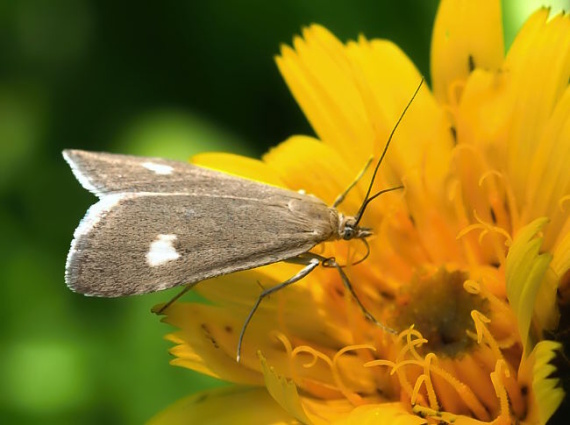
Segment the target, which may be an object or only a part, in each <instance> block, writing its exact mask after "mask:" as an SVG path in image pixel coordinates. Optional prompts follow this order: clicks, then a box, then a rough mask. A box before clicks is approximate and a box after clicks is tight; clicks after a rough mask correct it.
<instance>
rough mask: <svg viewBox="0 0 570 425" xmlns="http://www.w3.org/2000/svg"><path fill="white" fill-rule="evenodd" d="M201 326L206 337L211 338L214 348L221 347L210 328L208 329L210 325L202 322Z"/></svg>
mask: <svg viewBox="0 0 570 425" xmlns="http://www.w3.org/2000/svg"><path fill="white" fill-rule="evenodd" d="M201 328H202V330H203V331H204V336H205V337H206V339H208V340H210V342H211V343H212V345H213V346H214V348H220V346H219V345H218V342H217V341H216V339H215V338H214V337H213V336H212V334H211V332H210V329H208V326H207V325H206V324H205V323H202V325H201Z"/></svg>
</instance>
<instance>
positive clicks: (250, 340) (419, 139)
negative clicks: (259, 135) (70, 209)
mask: <svg viewBox="0 0 570 425" xmlns="http://www.w3.org/2000/svg"><path fill="white" fill-rule="evenodd" d="M277 64H278V66H279V69H280V71H281V73H282V75H283V76H284V78H285V80H286V82H287V84H288V85H289V88H290V89H291V91H292V93H293V95H294V96H295V98H296V99H297V101H298V103H299V105H300V106H301V108H302V109H303V111H304V113H305V115H306V116H307V118H308V119H309V121H310V123H311V124H312V126H313V128H314V130H315V132H316V134H317V137H318V138H312V137H306V136H293V137H291V138H290V139H288V140H287V141H285V142H284V143H282V144H281V145H279V146H278V147H277V148H275V149H273V150H271V151H270V152H269V153H268V154H267V155H265V156H264V158H263V161H254V160H252V159H247V158H242V157H236V156H232V155H223V154H207V155H200V156H198V157H197V158H196V159H195V162H197V163H198V164H201V165H204V166H208V167H214V168H218V169H223V170H226V171H227V172H231V173H234V174H239V175H242V176H245V177H251V178H255V179H257V180H262V181H265V182H267V183H270V184H275V185H280V186H284V187H287V188H290V189H292V190H300V189H303V190H305V191H306V192H308V193H312V194H314V195H316V196H317V197H319V198H321V199H322V200H324V201H325V202H327V203H329V204H332V202H333V200H334V199H335V197H336V196H337V195H338V194H339V193H341V192H342V191H343V190H344V189H345V188H346V187H347V186H348V185H349V184H350V183H351V182H352V181H353V180H354V177H355V176H356V175H357V174H358V172H359V171H360V170H361V169H362V167H363V165H364V164H365V163H366V161H367V159H368V158H369V157H370V155H371V154H374V155H375V157H376V158H378V156H379V153H380V152H381V151H382V149H383V148H384V146H385V143H386V141H387V139H388V135H389V133H390V131H391V130H392V128H393V126H394V124H395V122H396V121H397V119H398V117H399V115H400V114H401V112H402V110H403V108H404V106H405V105H406V103H407V102H408V101H409V100H410V96H411V95H412V93H413V91H414V89H415V88H416V87H417V85H418V83H419V81H420V79H421V76H420V74H419V72H418V70H417V69H416V68H415V67H414V65H413V64H412V63H411V61H410V60H409V59H408V58H407V57H406V56H405V55H404V54H403V53H402V52H401V51H400V50H399V49H398V47H396V46H395V45H394V44H392V43H390V42H389V41H385V40H367V39H366V38H364V37H360V38H359V39H358V41H355V42H349V43H347V44H342V43H341V42H339V41H338V40H337V39H336V38H335V37H334V36H333V35H332V34H331V33H330V32H328V31H327V30H326V29H324V28H322V27H320V26H317V25H313V26H311V27H309V28H307V29H305V30H304V32H303V36H302V37H296V38H295V39H294V41H293V47H288V46H284V47H283V48H282V50H281V54H280V56H279V57H278V58H277ZM569 78H570V19H569V18H568V16H564V15H558V16H554V17H551V18H550V19H549V11H548V10H546V9H541V10H539V11H537V12H536V13H534V14H533V15H532V16H531V17H530V18H529V20H528V21H527V22H526V24H525V25H524V27H523V28H522V30H521V31H520V33H519V34H518V36H517V37H516V39H515V41H514V43H513V45H512V47H511V48H510V50H509V52H508V54H507V55H506V56H505V55H504V47H503V34H502V26H501V11H500V5H499V1H498V0H484V1H478V2H464V1H456V0H444V1H442V3H441V5H440V8H439V11H438V15H437V19H436V23H435V29H434V35H433V43H432V84H433V91H432V92H430V91H429V89H428V88H427V87H425V86H424V87H422V89H421V90H420V93H419V95H418V96H417V98H416V99H415V100H414V101H413V103H412V105H411V107H410V110H409V111H408V112H407V114H406V115H405V116H404V118H403V121H402V124H401V125H400V127H399V128H398V129H397V132H396V134H395V137H394V139H393V141H392V144H391V146H390V149H389V152H388V155H387V157H386V159H385V161H384V163H383V164H382V166H381V168H380V174H379V177H378V179H377V181H376V183H375V188H376V189H377V190H380V189H382V188H388V187H393V186H397V185H399V184H403V185H404V187H405V189H404V190H402V191H396V192H391V193H389V194H386V195H383V196H382V197H381V198H380V199H378V200H376V201H374V202H373V203H372V204H371V206H370V208H369V209H368V210H367V212H366V214H365V216H364V222H363V224H364V225H366V226H370V227H372V228H373V229H374V231H375V237H374V238H373V239H371V240H370V256H369V258H368V259H367V260H366V261H364V262H363V263H361V264H358V265H354V266H348V267H347V268H346V272H347V274H348V276H349V278H350V281H351V282H352V284H353V286H354V287H355V290H356V292H357V293H358V296H359V298H360V299H361V300H362V302H363V304H364V305H365V306H366V307H367V308H368V309H369V310H370V311H371V312H372V313H373V314H374V315H375V317H376V318H377V319H379V320H381V321H382V322H383V323H386V324H387V325H389V326H391V327H392V328H394V329H397V330H398V331H399V334H398V335H391V334H389V333H386V332H384V331H383V330H382V329H380V328H378V327H376V326H374V325H373V324H371V323H370V322H368V321H367V320H366V319H365V318H364V317H363V315H362V314H361V312H360V311H359V309H358V308H357V306H356V304H355V303H354V300H352V299H351V297H350V296H349V295H347V294H346V293H345V291H344V290H343V286H342V282H341V281H340V278H339V276H338V273H336V271H335V270H331V269H324V268H318V269H317V270H316V271H315V272H314V273H312V274H311V275H309V276H308V277H307V278H305V279H303V280H302V281H301V282H299V283H298V284H295V285H293V286H291V287H288V288H287V289H285V290H283V291H280V292H278V293H276V294H275V295H272V296H271V297H270V299H266V300H265V301H264V302H263V303H262V305H261V307H260V309H259V310H258V312H257V313H256V315H255V316H254V318H253V321H252V323H251V325H250V328H249V329H248V332H247V333H246V335H245V339H244V345H243V350H242V361H241V363H239V364H238V363H236V361H235V353H236V344H237V342H238V333H239V330H240V328H241V326H242V323H243V320H244V318H245V316H246V315H247V313H248V312H249V309H250V307H251V305H252V303H253V301H254V300H255V298H256V297H257V295H258V294H259V292H260V291H261V289H260V286H263V287H268V286H271V285H274V284H278V283H280V282H283V281H284V280H286V279H287V278H289V277H291V276H292V275H293V274H294V273H295V272H296V271H297V270H298V267H296V266H293V265H288V264H277V265H272V266H268V267H263V268H260V269H256V270H251V271H246V272H240V273H238V274H233V275H230V276H225V277H222V278H218V279H215V280H212V281H208V282H204V283H202V284H200V285H199V286H198V287H197V290H198V291H199V292H200V293H201V294H202V295H203V296H204V297H205V298H207V299H208V300H210V301H211V303H212V304H209V305H204V304H192V303H176V304H174V305H173V306H171V307H170V308H169V309H168V311H167V317H166V318H165V320H166V322H168V323H170V324H173V325H175V326H176V327H177V328H179V330H177V331H176V332H174V333H172V334H170V335H169V336H168V338H169V339H170V340H171V341H173V342H174V343H175V344H176V346H175V347H174V348H173V349H172V353H173V354H174V355H175V357H176V358H175V359H174V360H173V361H172V364H174V365H178V366H184V367H188V368H191V369H194V370H196V371H199V372H201V373H204V374H208V375H211V376H214V377H217V378H220V379H223V380H226V381H230V382H232V383H234V384H236V386H235V387H232V388H230V389H224V390H215V391H209V392H204V393H201V394H199V395H195V396H192V397H190V398H188V399H185V400H182V401H180V402H179V403H177V404H176V405H174V406H173V407H171V408H170V409H167V410H166V411H165V412H163V413H162V414H160V415H159V416H157V417H156V418H155V419H154V422H153V423H157V424H158V423H169V424H176V423H190V422H191V423H202V422H203V421H204V420H206V419H211V418H213V417H215V418H216V419H217V420H219V422H222V423H223V422H226V421H227V423H267V424H278V423H279V424H288V423H299V422H300V423H306V424H326V423H335V424H367V423H370V424H378V423H402V424H423V423H441V422H449V423H452V422H453V423H455V424H476V423H491V422H492V423H494V424H510V423H522V424H544V423H545V422H546V421H547V419H548V418H549V417H551V415H552V414H553V413H554V412H555V411H556V409H557V408H558V406H559V405H560V403H561V402H562V400H563V398H564V391H563V390H562V388H561V387H560V385H559V381H558V379H557V378H556V377H555V376H554V375H553V374H552V372H556V369H555V368H554V367H553V366H551V364H550V363H551V361H552V359H553V358H554V357H555V356H556V354H557V351H558V350H559V348H560V346H559V344H558V343H556V342H554V341H549V340H548V339H547V335H550V334H548V333H547V331H553V330H556V328H557V326H558V324H559V319H560V318H559V311H560V309H559V307H560V306H561V305H565V303H567V302H569V300H568V297H567V295H568V294H569V293H570V289H569V288H570V273H569V272H568V270H569V268H570V220H569V219H568V211H569V210H570V205H569V204H570V172H568V170H569V169H570V168H569V165H568V164H569V162H570V89H569V86H568V81H569ZM370 174H371V172H370V170H369V172H367V174H366V175H365V177H364V178H363V179H362V180H361V181H360V182H359V184H358V186H357V188H356V189H355V190H353V191H352V192H351V193H350V194H349V196H348V198H347V199H346V201H345V202H344V203H343V204H341V207H340V210H341V212H343V213H346V214H354V213H355V211H357V209H358V207H359V203H360V202H361V200H362V197H363V193H364V192H365V191H366V182H367V181H370ZM362 251H363V247H362V246H361V245H360V244H358V243H357V242H355V243H347V242H334V243H333V242H331V243H326V244H325V245H324V246H322V247H319V249H318V252H320V253H323V255H327V256H328V255H330V256H334V257H336V258H337V260H338V261H339V262H342V263H345V264H351V263H354V259H355V258H360V256H361V255H362ZM351 260H352V261H351ZM557 294H558V297H557ZM189 421H190V422H189Z"/></svg>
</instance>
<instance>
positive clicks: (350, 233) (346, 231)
mask: <svg viewBox="0 0 570 425" xmlns="http://www.w3.org/2000/svg"><path fill="white" fill-rule="evenodd" d="M339 234H340V237H341V238H342V239H344V240H345V241H349V240H351V239H364V238H367V237H368V236H370V235H372V229H371V228H370V227H361V226H359V225H358V223H357V222H356V218H355V217H344V216H343V217H341V220H340V231H339Z"/></svg>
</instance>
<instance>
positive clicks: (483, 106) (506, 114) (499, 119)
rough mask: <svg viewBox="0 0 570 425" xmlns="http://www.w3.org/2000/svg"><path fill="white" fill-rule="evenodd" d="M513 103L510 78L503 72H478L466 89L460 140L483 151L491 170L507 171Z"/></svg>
mask: <svg viewBox="0 0 570 425" xmlns="http://www.w3.org/2000/svg"><path fill="white" fill-rule="evenodd" d="M513 99H514V94H513V93H512V90H510V89H509V80H508V76H507V75H505V74H504V73H501V72H498V73H497V72H489V71H486V70H482V69H477V70H475V71H474V72H473V73H472V74H471V76H470V78H469V80H468V81H467V83H466V85H465V89H464V91H463V95H462V97H461V101H460V103H459V108H458V112H457V116H456V121H457V122H456V125H457V139H458V140H460V141H461V143H462V144H467V145H472V146H474V147H475V148H476V150H478V151H480V152H481V154H482V155H481V156H482V158H484V159H485V160H486V161H487V164H485V165H486V166H487V167H488V168H489V169H495V170H502V169H504V165H505V163H506V155H507V153H506V145H507V139H508V133H509V130H510V127H511V122H512V110H513V103H514V100H513Z"/></svg>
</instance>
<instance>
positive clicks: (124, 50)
mask: <svg viewBox="0 0 570 425" xmlns="http://www.w3.org/2000/svg"><path fill="white" fill-rule="evenodd" d="M542 3H543V2H538V1H536V2H534V1H523V2H521V1H515V0H512V1H509V2H508V3H507V4H506V5H505V13H504V15H505V16H504V19H505V23H506V28H507V33H506V38H507V42H509V41H510V40H512V37H513V33H514V31H515V30H516V28H518V27H519V26H520V24H521V23H522V21H523V20H524V17H525V16H527V15H528V13H529V11H530V10H533V9H534V8H536V7H538V6H540V5H541V4H542ZM550 3H551V4H553V5H554V6H555V9H556V8H559V7H561V6H565V7H567V8H568V0H566V1H558V2H556V3H555V2H550ZM436 7H437V2H436V1H435V0H432V1H427V0H422V1H419V0H405V1H399V2H380V1H378V0H375V1H374V0H356V1H355V0H353V1H348V0H345V1H335V2H332V1H325V0H289V1H267V0H249V1H245V0H244V1H238V0H219V1H210V2H206V1H201V2H198V1H186V2H184V1H180V0H166V1H162V2H157V1H139V2H130V3H127V2H117V1H108V0H106V1H105V0H101V1H95V0H43V1H39V0H38V1H35V0H18V1H16V0H2V1H1V2H0V49H1V50H0V51H1V56H0V197H1V205H2V208H1V209H0V229H1V232H2V235H1V238H0V249H1V251H0V253H1V255H0V279H1V280H0V282H1V283H2V292H1V295H0V315H1V317H2V320H0V331H1V332H2V335H1V338H2V339H1V342H0V382H1V383H0V422H1V423H10V424H16V423H18V424H26V423H44V424H52V423H53V424H98V423H102V422H105V423H107V424H131V423H132V424H137V423H142V422H144V421H145V420H147V419H149V418H150V417H151V416H152V415H153V414H155V413H157V412H159V411H160V410H162V409H164V408H165V407H166V406H168V405H169V404H170V403H172V402H174V401H176V400H177V399H179V398H181V397H183V396H185V395H187V394H189V393H192V392H194V391H196V390H198V389H203V388H208V387H212V386H215V385H220V383H218V382H216V381H214V380H210V379H207V378H205V377H202V376H200V375H197V374H195V373H192V372H191V371H188V370H185V369H180V368H174V367H172V366H169V364H168V361H169V359H170V356H169V354H168V352H167V350H168V348H169V343H167V342H166V341H164V340H163V336H164V334H165V333H166V332H167V331H168V330H169V327H168V326H166V325H164V324H161V323H160V322H159V320H158V318H157V317H156V316H154V315H152V314H151V313H150V308H151V307H152V306H153V305H155V304H157V303H159V302H163V301H165V300H168V299H169V298H170V297H171V296H172V295H173V293H172V292H170V293H160V294H153V295H149V296H142V297H134V298H125V299H113V300H108V299H94V298H86V297H83V296H80V295H77V294H74V293H72V292H70V291H69V290H68V289H67V287H66V286H65V283H64V280H63V269H64V264H65V257H66V254H67V250H68V247H69V243H70V240H71V237H72V234H73V230H74V228H75V226H76V225H77V224H78V222H79V220H80V218H81V217H82V216H83V214H84V213H85V210H86V208H87V207H88V206H89V205H90V204H92V203H93V202H94V201H95V199H94V197H93V196H91V195H90V194H89V193H87V192H86V191H85V190H83V189H82V188H81V187H80V186H79V184H78V183H77V182H76V180H75V179H74V177H73V176H72V174H71V172H70V170H69V169H68V166H67V164H66V163H65V162H64V161H63V159H62V157H61V150H62V149H64V148H81V149H91V150H105V151H112V152H122V153H132V154H147V155H158V156H165V157H170V158H178V159H183V160H184V159H187V158H188V157H189V156H191V155H192V154H194V153H197V152H200V151H211V150H223V151H231V152H237V153H242V154H246V155H251V156H259V155H260V154H262V153H263V152H264V151H265V150H266V149H267V148H268V147H269V146H272V145H275V144H277V143H278V142H280V141H282V140H284V139H285V138H286V137H287V136H288V135H290V134H294V133H309V134H310V133H311V130H310V127H309V126H308V124H307V122H306V121H305V119H304V117H303V115H302V114H301V112H300V110H299V109H298V108H297V106H296V104H295V102H294V100H293V99H292V97H291V96H290V95H289V93H288V90H287V88H286V86H285V84H284V83H283V81H282V80H281V77H280V76H279V73H278V71H277V68H276V66H275V65H274V62H273V56H274V55H275V54H276V53H277V52H278V46H279V44H280V43H290V41H291V39H292V37H293V35H294V34H297V33H298V32H299V31H300V29H301V27H302V26H303V25H307V24H309V23H312V22H317V23H321V24H323V25H325V26H327V27H328V28H329V29H331V30H332V31H333V32H334V33H335V34H336V35H337V36H339V37H340V38H341V39H342V40H347V39H349V38H355V37H357V36H358V35H359V34H360V33H363V34H365V35H366V36H368V37H382V38H389V39H391V40H393V41H394V42H396V43H397V44H398V45H399V46H400V47H401V48H402V49H403V50H404V51H406V52H407V53H408V54H409V56H410V57H411V58H412V59H413V60H414V62H415V63H416V64H417V65H418V67H419V68H420V70H421V71H422V72H423V73H424V74H425V75H429V65H428V60H429V45H430V35H431V27H432V23H433V19H434V16H435V11H436Z"/></svg>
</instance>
